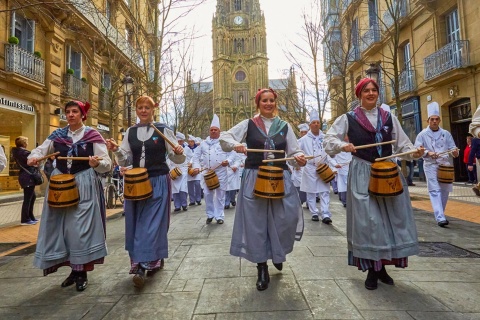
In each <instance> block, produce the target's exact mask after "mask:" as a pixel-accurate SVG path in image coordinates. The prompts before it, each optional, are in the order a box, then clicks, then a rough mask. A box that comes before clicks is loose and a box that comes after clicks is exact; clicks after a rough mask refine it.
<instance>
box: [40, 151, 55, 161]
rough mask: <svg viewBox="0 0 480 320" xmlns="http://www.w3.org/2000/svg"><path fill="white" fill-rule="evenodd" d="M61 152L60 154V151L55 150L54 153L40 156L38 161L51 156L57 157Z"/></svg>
mask: <svg viewBox="0 0 480 320" xmlns="http://www.w3.org/2000/svg"><path fill="white" fill-rule="evenodd" d="M59 154H60V151H57V152H54V153H52V154H47V155H46V156H45V157H41V158H38V159H37V161H38V162H40V161H43V160H45V159H48V158H50V157H55V156H57V155H59Z"/></svg>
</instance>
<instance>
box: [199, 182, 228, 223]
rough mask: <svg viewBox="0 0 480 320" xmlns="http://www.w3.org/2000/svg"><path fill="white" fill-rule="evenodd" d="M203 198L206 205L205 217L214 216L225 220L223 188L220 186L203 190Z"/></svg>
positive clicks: (216, 218)
mask: <svg viewBox="0 0 480 320" xmlns="http://www.w3.org/2000/svg"><path fill="white" fill-rule="evenodd" d="M204 198H205V204H206V207H207V217H208V218H215V220H219V219H222V220H225V213H224V209H225V190H222V189H220V188H217V189H215V190H204Z"/></svg>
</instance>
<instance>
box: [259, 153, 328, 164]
mask: <svg viewBox="0 0 480 320" xmlns="http://www.w3.org/2000/svg"><path fill="white" fill-rule="evenodd" d="M320 156H321V154H317V155H316V156H305V159H307V160H310V159H313V158H316V157H320ZM287 160H295V157H290V158H281V159H270V160H269V159H265V160H262V162H263V163H267V162H281V161H287Z"/></svg>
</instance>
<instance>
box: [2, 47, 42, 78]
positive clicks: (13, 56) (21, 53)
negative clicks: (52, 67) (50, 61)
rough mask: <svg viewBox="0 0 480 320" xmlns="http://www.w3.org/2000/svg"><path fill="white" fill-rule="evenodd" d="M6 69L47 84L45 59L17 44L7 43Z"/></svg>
mask: <svg viewBox="0 0 480 320" xmlns="http://www.w3.org/2000/svg"><path fill="white" fill-rule="evenodd" d="M5 71H7V72H15V73H18V74H20V75H22V76H24V77H26V78H29V79H32V80H34V81H36V82H38V83H41V84H45V61H44V60H43V59H41V58H38V57H37V56H35V55H34V54H33V53H30V52H28V51H27V50H25V49H23V48H21V47H20V46H19V45H15V44H5Z"/></svg>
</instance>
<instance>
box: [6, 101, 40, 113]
mask: <svg viewBox="0 0 480 320" xmlns="http://www.w3.org/2000/svg"><path fill="white" fill-rule="evenodd" d="M0 105H1V106H5V107H8V109H16V110H20V111H22V112H25V111H26V112H28V113H34V112H35V108H34V107H33V106H31V105H28V104H26V103H23V102H20V101H18V100H16V99H9V98H4V97H0Z"/></svg>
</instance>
